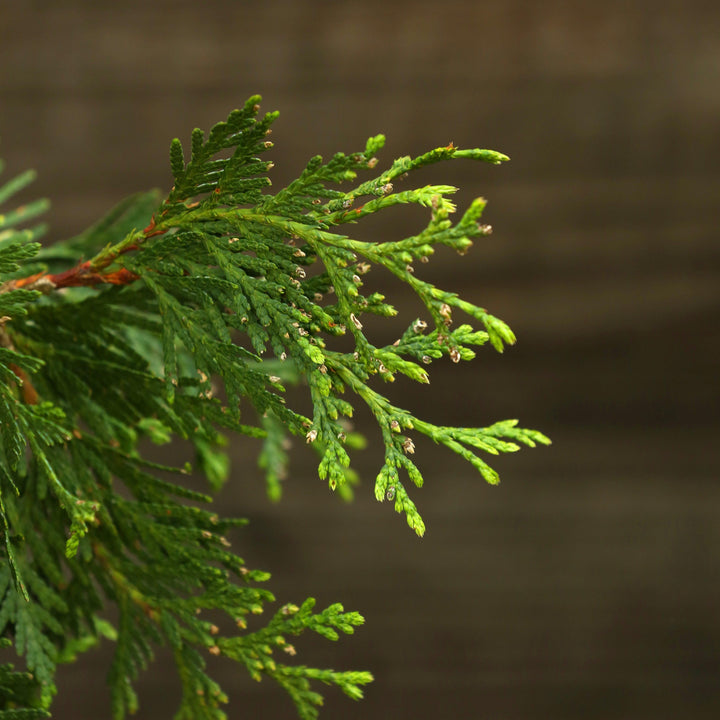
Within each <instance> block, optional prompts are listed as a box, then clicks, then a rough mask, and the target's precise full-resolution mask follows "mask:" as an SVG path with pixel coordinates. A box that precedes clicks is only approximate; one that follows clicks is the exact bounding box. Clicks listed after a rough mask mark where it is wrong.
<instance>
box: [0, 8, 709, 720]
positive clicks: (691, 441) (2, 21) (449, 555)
mask: <svg viewBox="0 0 720 720" xmlns="http://www.w3.org/2000/svg"><path fill="white" fill-rule="evenodd" d="M719 21H720V5H719V4H718V3H716V2H709V1H708V2H703V1H702V0H687V1H685V2H676V1H672V2H664V3H662V4H661V5H659V4H656V3H651V2H649V0H633V1H631V2H629V3H628V2H619V0H618V1H615V0H611V1H610V2H605V3H602V4H597V3H590V2H579V3H564V2H560V1H559V0H558V1H555V0H551V1H549V2H544V3H541V4H537V3H531V2H528V1H527V0H503V1H500V0H487V1H486V2H478V3H476V2H462V1H461V0H447V1H446V2H444V3H442V4H438V3H431V2H426V1H424V0H420V1H415V2H408V1H407V0H400V1H399V2H394V3H390V2H362V3H361V2H344V3H331V2H302V1H300V2H297V1H293V2H291V1H290V0H284V1H280V2H272V3H239V2H235V3H233V2H230V1H229V0H226V1H219V0H215V1H211V2H205V3H199V2H193V3H190V2H172V3H171V2H160V1H156V2H152V3H146V2H140V1H139V0H135V1H126V2H123V3H98V2H91V0H84V1H76V2H63V3H60V2H13V3H3V6H2V8H0V136H1V139H2V145H0V154H2V156H3V157H4V158H5V160H6V161H7V165H8V172H19V171H21V170H23V169H24V168H25V167H28V166H32V167H35V168H37V169H38V170H39V172H40V178H39V181H38V183H37V186H36V192H37V193H39V194H46V195H50V196H51V197H52V200H53V202H54V208H53V211H52V214H51V216H50V219H51V222H52V225H53V230H52V233H51V239H52V238H58V237H63V236H66V235H68V234H71V233H75V232H78V231H79V230H81V229H83V228H84V227H85V226H86V225H87V224H89V223H90V222H92V221H93V220H95V219H96V218H97V217H98V216H99V215H100V214H101V213H102V212H103V211H104V210H106V209H107V208H109V207H110V206H111V205H112V204H113V203H114V202H115V201H116V200H118V199H119V198H121V197H122V196H123V195H125V194H128V193H130V192H133V191H135V190H137V189H140V188H143V187H150V186H160V187H163V186H167V185H168V181H169V171H168V162H167V149H168V145H169V140H170V139H171V138H172V137H174V136H179V137H181V138H182V139H187V138H188V137H189V134H190V131H191V129H192V128H193V127H195V126H200V127H204V128H207V127H209V125H211V124H212V123H214V122H216V121H217V120H219V119H222V118H223V117H224V116H225V115H226V114H227V112H228V111H229V110H230V109H231V108H233V107H235V106H237V105H239V104H241V103H242V102H243V101H244V99H245V98H246V97H247V96H248V95H250V94H252V93H255V92H260V93H262V94H263V95H264V98H265V100H264V106H265V108H266V109H267V110H271V109H275V108H278V109H280V111H281V118H280V120H279V121H278V122H277V123H276V125H275V129H274V136H273V139H274V141H275V143H276V147H275V149H274V150H273V151H272V152H273V159H274V161H275V164H276V168H275V170H274V171H273V172H274V173H275V174H274V182H275V184H276V185H281V184H282V183H283V182H286V181H287V180H289V179H291V178H292V177H293V175H294V174H296V173H297V172H298V171H299V169H300V168H301V167H302V165H303V163H304V161H305V160H306V159H307V158H309V157H310V156H311V155H313V154H315V153H317V152H321V153H323V154H326V155H327V154H330V153H332V152H335V151H337V150H344V151H351V150H354V149H356V148H359V147H362V145H363V144H364V141H365V139H366V137H367V136H369V135H371V134H375V133H376V132H380V131H382V132H384V133H386V134H387V136H388V146H387V149H386V150H385V151H384V153H383V155H382V158H381V159H383V160H386V161H389V160H390V159H392V158H393V157H395V156H397V155H401V154H407V153H418V152H422V151H424V150H426V149H428V148H429V147H433V146H437V145H441V144H445V143H447V142H448V141H453V142H455V143H456V144H457V145H461V146H470V145H473V146H474V145H481V146H485V147H492V148H497V149H499V150H502V151H504V152H507V153H508V154H509V155H511V156H512V162H511V163H510V164H509V165H506V166H502V167H499V168H496V167H489V166H481V165H473V164H457V165H451V166H447V167H445V168H433V169H428V170H425V171H423V173H422V175H421V176H420V181H421V182H452V183H455V184H457V185H459V186H461V187H462V190H461V192H460V193H458V203H459V205H460V207H463V206H465V205H467V203H468V202H469V201H470V199H472V197H474V196H477V195H483V196H485V197H487V198H488V199H489V205H488V209H487V211H486V216H487V221H488V222H490V223H491V224H492V225H493V226H494V228H495V232H494V234H493V235H492V236H491V237H490V238H488V239H487V240H486V241H483V242H478V243H477V246H476V247H475V248H474V249H473V251H472V252H471V253H470V254H469V255H468V256H466V257H465V258H463V259H462V260H461V261H458V259H457V258H456V257H454V256H453V255H451V254H442V253H439V254H438V257H437V258H436V259H435V260H434V261H433V263H432V264H430V265H429V266H423V267H422V268H421V270H422V272H423V273H427V276H428V277H431V278H432V279H433V280H434V281H436V282H437V283H438V284H441V285H443V286H445V287H448V288H452V289H456V290H459V291H460V292H462V293H463V294H464V295H465V296H467V297H469V298H470V299H472V300H474V301H476V302H478V303H480V304H483V305H485V306H487V307H488V308H490V309H491V310H492V311H493V312H495V313H497V314H498V315H500V316H501V317H503V318H505V319H507V320H508V321H509V322H510V323H511V325H512V326H513V327H514V328H515V330H516V331H517V332H518V334H519V337H520V342H519V345H518V347H517V348H514V349H512V350H510V351H508V352H507V353H506V354H505V355H504V356H503V357H497V356H494V355H493V354H492V351H489V350H488V351H484V352H483V353H481V355H480V358H479V359H478V361H477V362H476V363H475V364H473V365H469V366H463V367H460V368H458V367H455V366H452V367H451V366H450V365H449V364H448V365H439V366H438V368H437V370H436V374H435V376H434V379H433V382H432V384H431V386H430V387H429V388H423V392H422V393H420V392H415V390H412V389H409V388H408V387H407V386H405V388H403V387H393V388H391V389H390V390H391V391H392V393H393V396H394V398H395V399H396V400H398V401H399V402H404V403H405V404H412V406H413V408H415V409H418V410H421V411H423V412H425V413H426V414H427V415H429V416H430V417H431V418H437V419H438V420H439V421H442V422H452V421H458V422H462V423H464V424H473V423H477V424H485V423H487V422H491V421H493V420H495V419H498V418H501V417H514V416H519V417H520V418H521V419H522V420H523V421H524V422H526V423H528V424H531V425H535V426H538V427H541V428H543V429H545V430H547V431H548V432H549V433H550V434H551V435H552V436H553V439H554V440H555V445H554V446H553V447H552V449H549V450H538V451H525V452H523V453H521V454H520V455H518V456H514V457H510V458H504V459H502V460H501V461H499V463H498V465H499V467H501V470H502V473H503V477H504V483H503V485H501V487H500V488H497V489H493V488H487V487H484V486H483V485H482V484H481V481H480V479H479V478H476V477H474V476H472V475H471V473H470V472H469V470H468V468H467V467H465V466H464V465H463V464H462V463H460V462H459V461H456V460H455V459H454V458H448V457H447V454H444V453H441V452H440V451H437V450H436V449H435V448H433V447H431V446H430V445H420V444H419V446H418V456H419V461H420V463H421V465H422V467H423V468H424V469H425V470H426V476H427V485H426V487H425V488H424V489H423V490H421V491H417V492H416V496H417V498H418V501H419V504H420V507H421V509H422V510H423V511H424V512H425V514H426V519H427V520H428V525H429V530H428V535H427V537H426V538H425V539H423V540H422V541H418V540H416V539H415V538H414V537H412V536H411V535H410V533H409V531H408V530H407V528H406V527H405V526H404V524H403V521H402V520H401V519H400V518H398V517H395V516H394V514H393V513H391V512H390V510H389V508H388V507H387V506H385V505H383V506H380V505H377V504H376V503H375V502H374V501H372V500H371V487H370V486H371V482H372V478H373V477H374V472H376V470H377V467H378V463H379V457H378V450H377V448H376V447H375V448H373V447H371V449H370V450H368V451H366V452H365V453H364V454H363V455H362V457H361V458H360V459H359V467H360V468H361V469H362V471H363V475H364V477H365V484H364V485H363V486H362V487H361V488H360V490H359V493H358V495H359V497H358V501H357V502H356V504H355V505H354V506H350V507H345V506H338V505H337V503H336V502H335V501H334V499H333V498H329V497H327V493H326V491H325V489H324V487H323V484H322V483H320V482H319V481H318V480H317V479H316V478H315V477H314V468H313V465H312V459H309V458H307V457H306V456H304V455H303V454H302V453H301V452H299V453H298V458H297V466H296V468H297V469H296V475H295V476H293V478H292V480H291V481H288V487H287V497H286V499H285V501H284V503H283V504H281V505H280V506H278V507H272V506H270V505H269V504H268V503H267V501H266V500H265V499H264V497H263V495H262V489H261V485H260V480H259V475H258V474H257V472H255V471H253V470H249V469H248V468H249V467H251V466H252V463H253V448H252V447H249V446H247V445H245V444H243V443H238V445H237V447H234V448H233V454H234V456H235V460H236V463H235V467H236V477H235V478H234V480H233V482H232V483H231V485H230V487H228V488H227V490H226V491H225V492H224V494H223V498H222V499H223V503H224V505H223V507H225V508H226V509H227V510H228V511H229V512H235V513H238V514H242V515H246V516H249V517H250V518H251V520H252V522H251V525H250V526H249V529H247V530H246V531H244V532H243V533H239V534H238V536H237V542H238V547H239V548H241V550H240V552H241V554H243V555H244V556H245V557H247V559H248V561H249V562H251V563H254V564H256V565H259V566H260V567H266V568H267V569H269V570H272V571H273V573H274V576H275V577H274V582H275V586H274V587H275V589H276V590H277V591H278V594H279V595H280V596H281V597H282V599H294V600H297V599H300V598H302V597H304V594H308V593H316V594H317V595H318V596H319V599H320V601H321V602H326V603H327V602H331V601H334V600H336V599H342V600H343V602H344V603H345V604H346V606H347V607H352V608H358V609H360V610H362V611H363V612H364V613H365V614H366V616H367V619H368V625H367V627H366V628H363V629H362V630H360V631H359V632H358V634H357V636H356V637H354V638H351V639H348V640H345V641H343V642H341V643H340V644H338V645H328V644H324V643H314V642H308V643H307V646H308V655H307V657H306V658H304V659H307V660H308V662H314V661H316V662H320V663H322V662H324V663H326V664H328V665H332V666H334V667H336V668H343V667H368V668H370V669H372V670H373V671H374V672H375V673H376V675H377V682H376V683H375V684H374V685H373V686H372V687H371V688H370V689H369V690H368V693H367V695H368V697H367V699H366V701H364V702H363V703H361V704H359V705H350V704H349V703H348V702H346V701H344V700H343V699H340V698H336V697H334V696H332V697H331V698H330V699H329V701H328V702H329V705H328V707H327V709H326V712H325V715H324V717H328V718H329V717H347V718H352V717H357V718H360V717H373V718H385V717H387V718H390V717H392V718H393V719H394V720H397V719H398V718H410V717H412V718H414V719H416V720H417V719H419V718H454V717H458V718H459V717H463V718H470V717H494V718H503V719H506V720H513V719H515V718H517V719H520V718H523V720H527V719H528V718H537V719H538V720H540V719H544V718H551V717H552V718H556V719H560V720H562V719H564V718H567V719H568V720H569V719H570V718H572V719H575V718H578V717H582V718H584V719H586V720H587V719H588V718H602V719H603V720H605V719H606V718H634V719H640V720H642V719H643V718H653V720H656V719H657V718H676V717H681V716H682V717H687V718H693V720H695V719H697V718H706V717H707V718H710V717H713V718H714V717H717V715H718V712H720V694H719V693H718V692H717V678H718V672H719V671H720V621H719V620H718V613H717V610H716V608H717V605H718V600H720V570H719V568H720V552H719V551H718V547H719V545H718V540H719V538H718V527H719V526H720V525H719V523H718V515H719V512H720V511H718V504H719V502H720V497H718V492H720V491H719V489H718V488H720V485H719V484H718V470H719V469H720V462H718V455H717V449H716V448H717V440H716V438H717V431H718V429H719V427H718V426H719V423H718V416H717V407H718V400H719V399H720V384H719V383H718V377H717V375H718V358H719V357H720V330H719V328H718V309H719V308H720V263H719V262H718V260H719V253H720V250H719V247H720V244H719V243H718V230H717V214H718V198H719V197H720V134H718V131H717V127H718V117H719V116H720V44H719V43H718V42H717V28H718V26H719V25H720V22H719ZM422 219H423V215H422V213H421V214H412V213H407V214H403V213H402V212H400V213H397V214H395V215H392V216H390V217H388V218H387V219H385V220H382V221H379V222H377V223H376V224H375V225H373V226H372V227H369V228H368V229H367V230H366V231H365V232H372V233H375V234H377V235H378V236H387V237H390V236H397V235H398V234H402V233H406V234H410V233H412V232H414V231H415V230H416V229H417V227H418V223H419V222H421V221H422ZM359 231H360V232H362V231H363V230H362V228H360V229H359ZM395 299H396V300H397V303H398V306H399V307H401V308H402V309H403V312H406V313H408V316H411V317H414V316H415V315H414V313H417V312H418V311H419V310H418V309H416V307H415V306H414V305H413V304H412V302H411V300H412V299H411V298H409V297H408V296H407V295H406V294H403V293H402V291H400V290H399V289H398V290H397V291H396V295H395ZM410 314H412V315H410ZM396 330H397V328H396V327H394V326H390V325H388V326H384V325H381V326H379V327H378V328H377V332H378V333H379V337H380V338H382V339H383V340H386V339H388V338H389V339H392V334H393V333H394V332H396ZM359 423H360V424H361V426H363V427H367V428H368V430H369V431H370V432H372V427H371V426H370V425H369V424H367V423H366V421H364V420H363V418H362V417H360V419H359ZM373 437H374V436H373ZM106 658H107V653H105V654H104V655H103V656H102V658H101V659H102V661H103V662H104V661H105V660H106ZM101 665H102V663H101V661H100V660H99V659H98V658H97V657H90V658H87V659H86V660H84V661H83V663H82V664H81V665H80V666H79V667H74V668H68V669H66V670H64V671H63V674H62V685H61V693H60V695H59V697H58V700H57V714H56V717H58V718H60V719H62V718H65V717H73V718H76V719H79V718H85V717H87V718H91V717H92V718H96V717H104V716H106V715H107V713H106V711H105V706H104V705H103V704H102V703H103V702H104V701H105V699H106V693H105V694H104V691H103V690H102V687H101V683H102V675H103V671H100V670H98V667H100V666H101ZM222 672H224V673H225V675H224V679H225V682H226V684H227V685H228V686H229V688H230V689H231V694H232V695H233V698H234V702H235V703H237V705H236V706H235V709H234V710H233V709H231V711H230V717H239V715H240V713H241V712H242V713H245V714H247V715H248V716H252V717H273V718H281V717H288V718H289V717H292V716H293V714H292V710H291V708H290V705H289V703H288V701H287V700H286V699H285V698H284V697H282V695H280V694H279V693H276V692H274V691H272V689H271V687H270V686H269V684H268V683H267V682H264V683H262V684H260V685H255V684H253V683H250V682H249V681H245V680H244V679H243V678H240V679H238V675H237V674H236V673H235V672H234V671H233V670H232V669H227V668H226V669H224V670H223V671H222ZM171 677H172V675H171V673H170V672H169V671H168V673H167V674H166V673H160V674H152V675H148V676H147V677H146V678H145V679H144V680H143V691H142V695H141V699H142V700H143V707H142V709H141V711H140V713H139V715H138V717H139V718H150V717H169V716H170V712H171V710H170V709H168V708H167V707H166V702H167V698H168V696H169V695H170V694H171V693H172V692H174V691H175V685H174V684H173V681H172V680H171ZM165 683H167V685H166V684H165ZM63 691H65V692H63Z"/></svg>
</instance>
